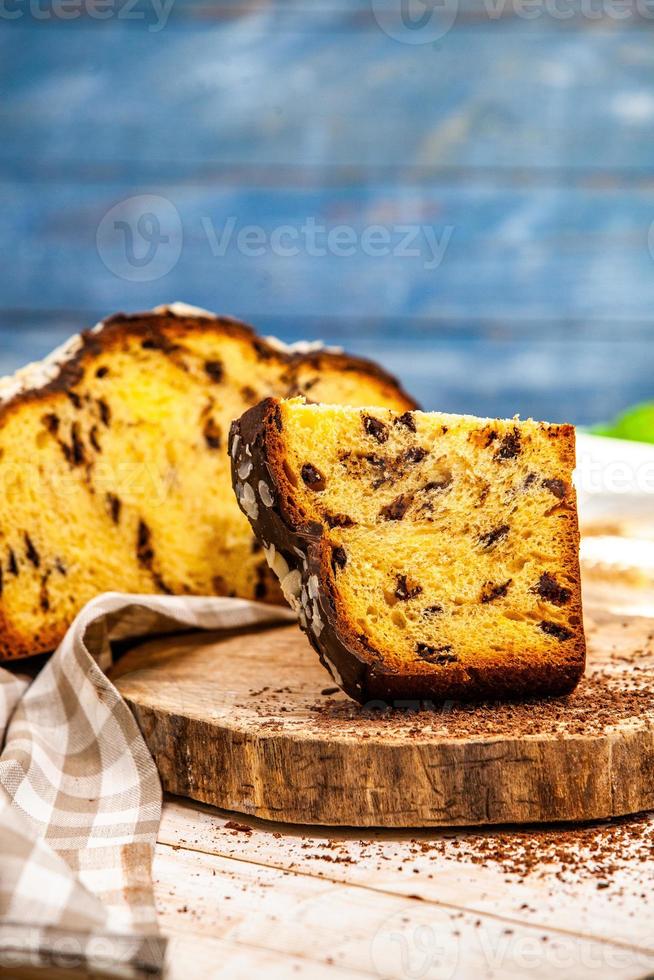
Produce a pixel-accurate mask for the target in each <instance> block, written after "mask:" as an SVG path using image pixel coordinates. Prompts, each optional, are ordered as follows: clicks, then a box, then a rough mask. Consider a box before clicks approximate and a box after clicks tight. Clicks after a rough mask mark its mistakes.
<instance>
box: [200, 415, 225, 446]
mask: <svg viewBox="0 0 654 980" xmlns="http://www.w3.org/2000/svg"><path fill="white" fill-rule="evenodd" d="M202 435H203V436H204V441H205V442H206V444H207V446H208V447H209V449H220V447H221V445H222V434H221V431H220V429H219V427H218V426H217V424H216V423H215V422H214V420H213V419H211V418H209V419H207V421H206V422H205V424H204V429H203V430H202Z"/></svg>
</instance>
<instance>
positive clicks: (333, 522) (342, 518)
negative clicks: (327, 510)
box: [325, 514, 355, 527]
mask: <svg viewBox="0 0 654 980" xmlns="http://www.w3.org/2000/svg"><path fill="white" fill-rule="evenodd" d="M325 524H327V525H328V526H329V527H354V524H355V522H354V521H353V520H352V518H351V517H348V515H347V514H325Z"/></svg>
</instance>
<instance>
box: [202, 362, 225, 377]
mask: <svg viewBox="0 0 654 980" xmlns="http://www.w3.org/2000/svg"><path fill="white" fill-rule="evenodd" d="M204 370H205V371H206V373H207V374H208V375H209V377H210V378H211V380H212V381H216V382H218V381H222V380H223V377H224V373H225V368H224V366H223V362H222V361H205V362H204Z"/></svg>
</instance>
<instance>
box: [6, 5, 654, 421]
mask: <svg viewBox="0 0 654 980" xmlns="http://www.w3.org/2000/svg"><path fill="white" fill-rule="evenodd" d="M87 2H89V3H90V0H87ZM122 2H123V0H115V3H114V7H113V15H112V16H109V17H107V19H103V20H100V19H98V18H97V17H95V16H94V15H93V14H92V12H91V14H89V11H88V9H87V10H86V12H85V13H84V15H83V16H80V17H77V18H74V19H70V20H64V19H63V18H62V17H61V16H58V15H57V14H56V11H52V10H51V9H50V8H48V6H47V3H46V0H41V3H42V6H41V7H39V8H38V9H39V10H44V9H45V15H42V16H36V15H35V13H34V11H33V9H32V10H30V7H29V3H28V0H13V3H7V4H5V6H4V7H3V11H6V10H7V9H9V10H11V11H17V12H18V14H17V15H15V16H12V18H11V19H9V18H8V17H7V16H6V14H0V133H1V134H2V139H1V140H0V199H1V203H2V212H1V218H0V250H1V253H2V262H1V265H0V277H1V283H2V291H1V294H0V370H2V371H3V372H4V371H8V370H13V369H14V368H15V367H16V366H18V365H19V364H20V363H22V362H24V361H25V360H28V359H33V358H35V357H38V356H41V355H42V354H44V353H45V352H46V351H47V350H48V349H49V348H50V347H51V346H53V345H54V343H56V342H58V341H60V340H62V339H63V338H64V337H65V336H67V335H68V334H69V333H70V332H72V331H73V330H76V329H78V328H79V327H81V326H84V325H88V324H90V323H92V322H94V321H95V319H97V318H98V317H100V316H101V315H104V314H107V313H110V312H113V311H117V310H136V309H143V308H147V307H150V306H153V305H155V304H157V303H160V302H165V301H170V300H173V299H184V300H186V301H187V302H191V303H195V304H198V305H201V306H207V307H209V308H211V309H215V310H218V311H221V312H226V313H230V314H233V315H236V316H240V317H243V318H245V319H247V320H249V321H250V322H252V323H254V324H255V325H257V326H258V327H259V328H261V329H262V330H263V331H264V332H275V333H277V334H278V335H280V336H282V337H284V338H285V339H290V340H294V339H297V338H300V337H309V338H315V337H321V338H323V339H325V340H329V341H332V342H335V343H340V344H344V345H345V346H346V347H348V348H349V349H351V350H353V351H357V352H361V353H364V354H369V355H373V356H375V357H377V358H379V359H381V360H382V361H383V362H384V363H385V364H386V365H387V366H388V367H389V368H390V369H391V370H393V371H394V372H396V373H398V374H399V375H400V376H401V377H402V379H403V381H404V383H405V385H406V386H407V387H409V388H410V389H411V390H412V391H413V392H414V393H415V394H416V395H417V397H418V398H419V399H420V400H421V401H422V402H423V403H424V404H425V406H427V407H430V408H441V409H443V410H451V411H469V412H475V413H478V414H488V415H496V414H501V415H512V414H513V413H515V412H519V413H520V414H522V415H523V416H527V415H534V416H536V417H540V418H551V419H554V420H560V419H570V420H572V421H575V422H579V423H587V422H591V421H595V420H599V419H602V418H605V417H607V416H610V415H611V414H613V413H614V412H616V411H617V410H619V409H620V408H622V407H624V406H626V405H628V404H630V403H632V402H634V401H637V400H640V399H645V398H650V397H654V377H653V375H654V371H653V368H654V356H653V351H652V339H653V335H652V310H653V309H654V302H653V301H654V275H653V273H654V259H653V257H652V251H651V249H650V245H651V248H652V249H654V231H650V225H651V223H652V222H653V221H654V20H648V19H646V18H644V17H642V16H641V17H638V16H637V15H636V14H635V13H634V12H633V11H632V16H631V17H629V16H627V17H626V18H624V19H622V20H618V19H616V18H614V17H612V16H609V15H607V13H606V5H607V4H609V3H610V2H611V0H603V7H602V5H600V8H601V9H603V10H604V15H603V16H601V17H599V18H591V17H589V16H588V14H587V13H586V14H584V10H583V9H581V8H580V9H578V10H577V12H576V14H575V16H574V17H572V18H571V19H566V20H559V19H556V18H555V17H553V16H552V15H551V12H550V13H548V9H549V8H548V5H547V2H546V0H543V9H542V10H541V14H540V16H537V17H534V18H533V19H526V18H525V17H524V16H520V15H519V11H518V12H516V11H515V10H514V9H513V8H512V7H511V5H510V4H509V3H507V4H506V7H503V8H502V16H501V17H500V16H497V17H496V16H493V15H490V16H489V13H488V10H489V6H488V3H489V0H486V5H485V6H484V3H482V0H466V2H461V4H460V5H459V7H458V9H457V10H455V13H456V18H455V19H454V22H453V23H452V26H451V28H450V29H449V30H447V31H446V30H445V27H446V26H447V24H445V21H443V25H442V30H441V25H440V22H438V21H433V20H432V21H430V22H429V23H428V24H427V27H426V29H425V31H426V32H428V31H430V30H431V31H432V33H435V34H437V35H439V36H436V37H432V36H431V35H430V34H429V33H425V36H424V37H420V33H419V32H420V29H421V28H415V26H414V28H413V29H409V28H407V27H406V25H405V27H404V28H403V27H402V23H401V21H399V20H398V9H399V3H400V0H397V4H396V5H394V2H393V0H384V3H385V4H386V6H385V7H383V6H382V5H381V0H350V2H349V3H348V2H347V0H320V2H318V0H316V2H315V3H310V2H308V0H304V2H299V0H298V2H294V0H286V2H284V3H281V2H280V3H266V2H264V0H259V2H255V0H252V2H243V3H241V4H238V3H236V2H233V3H231V4H230V3H225V2H212V0H204V2H203V0H169V2H170V3H171V4H172V7H171V9H170V10H169V15H168V18H167V21H166V23H165V25H164V24H163V23H162V16H158V15H157V13H156V10H157V9H159V10H160V9H161V7H160V6H159V7H158V8H156V7H155V6H153V3H154V0H139V5H137V6H132V7H130V8H129V10H128V11H127V12H125V9H124V8H121V3H122ZM414 2H416V3H417V2H418V0H414ZM449 2H450V4H452V3H454V2H455V0H449ZM80 6H81V7H84V3H83V2H82V0H80ZM490 9H491V11H492V10H493V9H495V8H493V5H492V4H491V7H490ZM585 9H588V8H587V6H586V8H585ZM620 9H623V7H621V8H620ZM49 10H50V16H49V17H48V16H47V14H48V11H49ZM422 10H423V12H425V11H427V8H424V7H423V8H422ZM427 12H428V11H427ZM141 15H142V19H141ZM442 16H443V17H447V16H449V15H448V13H447V11H446V12H445V14H442ZM398 25H399V27H398ZM434 25H435V28H436V29H435V30H434ZM403 30H404V35H403V34H402V31H403ZM439 32H440V33H439ZM398 33H399V37H398V36H397V35H398ZM393 35H395V36H393ZM112 209H113V210H112ZM307 222H309V223H310V224H311V223H313V224H314V227H315V226H318V227H319V228H323V229H324V232H321V233H320V235H322V238H320V240H319V241H318V240H317V241H316V242H314V243H313V244H312V243H311V242H310V241H309V240H308V237H307V233H306V230H303V229H306V226H307ZM247 226H255V228H256V229H257V230H256V231H255V232H251V234H253V235H254V238H252V239H247V238H246V239H245V242H244V239H243V235H244V234H246V232H244V231H243V229H247ZM340 226H345V231H343V229H342V228H341V231H340V232H339V230H338V229H339V227H340ZM230 228H231V229H232V233H231V237H229V235H228V232H229V229H230ZM289 228H290V232H289V230H288V229H289ZM407 228H408V229H409V231H408V232H407V230H406V229H407ZM380 229H381V231H380ZM328 231H331V234H332V239H330V243H327V242H326V241H325V237H326V233H327V232H328ZM239 232H240V233H241V238H240V239H239V238H238V235H239ZM376 234H377V235H381V238H377V239H376V240H375V237H374V236H375V235H376ZM407 234H410V235H411V241H409V242H407V240H406V236H407ZM221 235H223V237H224V238H225V239H226V240H225V241H223V243H222V245H221ZM276 235H277V236H280V235H281V238H280V239H279V241H277V243H275V236H276ZM338 235H344V236H345V238H344V239H338V238H337V237H335V236H338ZM271 236H272V241H271ZM403 239H404V245H403V242H402V240H403ZM339 241H340V242H341V244H340V245H339ZM375 241H376V244H375ZM334 242H336V244H334ZM380 242H381V244H380ZM257 243H259V244H257ZM343 243H345V244H343ZM348 243H349V244H348ZM430 243H431V244H430ZM435 246H440V247H441V249H442V254H440V255H438V254H437V253H436V252H435ZM289 251H290V252H292V253H294V254H285V253H286V252H289ZM407 251H408V252H409V254H405V253H406V252H407ZM345 253H347V254H345ZM382 253H383V254H382Z"/></svg>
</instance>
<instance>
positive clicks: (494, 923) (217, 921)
mask: <svg viewBox="0 0 654 980" xmlns="http://www.w3.org/2000/svg"><path fill="white" fill-rule="evenodd" d="M281 846H282V845H280V847H281ZM155 880H156V892H157V902H158V907H159V912H160V920H161V923H162V927H163V929H164V931H167V930H168V929H170V930H172V931H174V933H175V934H176V935H179V934H180V933H184V934H185V935H186V937H187V946H186V948H187V949H189V948H190V949H191V950H192V949H193V944H192V937H193V936H194V935H199V936H201V937H214V938H218V939H220V940H223V941H226V942H228V943H229V944H230V947H236V948H239V949H242V950H243V954H244V959H243V960H242V962H243V963H244V964H247V962H248V958H249V957H250V955H251V951H258V952H270V951H272V952H275V953H278V954H280V955H285V956H288V957H291V958H295V960H297V959H299V960H302V961H304V962H305V963H307V964H311V975H312V976H313V975H316V974H315V972H314V969H313V966H314V965H322V966H323V967H328V966H331V965H332V964H333V965H335V966H336V967H338V968H339V969H340V970H345V971H349V972H350V973H353V974H358V975H361V976H379V977H389V978H395V977H398V978H399V977H414V976H420V977H426V978H434V980H440V978H472V977H475V978H477V977H493V976H501V977H502V978H508V980H512V978H519V977H523V976H524V975H525V972H526V971H527V970H528V971H529V976H530V978H536V980H538V978H541V977H542V978H543V980H545V978H547V980H549V978H550V977H551V976H552V974H553V973H554V972H555V971H557V970H558V971H560V972H561V973H563V974H564V975H565V976H566V977H567V978H570V980H585V978H590V977H594V976H596V975H597V974H598V972H599V974H600V975H601V976H611V977H616V978H625V980H627V978H636V977H638V976H641V975H643V974H644V973H646V972H648V971H651V970H652V969H653V968H654V956H652V955H649V956H648V955H646V954H644V953H643V952H642V951H638V950H635V949H630V948H628V947H626V946H623V947H618V946H615V945H613V944H610V943H603V942H597V941H595V940H593V939H588V938H579V937H576V936H574V935H570V934H566V933H562V932H554V931H552V930H543V929H542V928H540V927H539V928H536V927H533V926H530V925H523V924H520V923H517V922H516V923H507V922H506V921H504V920H502V919H501V918H498V917H496V916H493V915H486V914H482V915H478V914H477V913H476V912H475V911H470V912H467V911H462V910H457V909H455V908H448V907H444V906H439V905H436V904H433V903H432V902H426V901H418V900H417V899H415V898H410V897H408V896H403V895H393V894H389V893H385V892H380V891H375V890H372V889H369V888H362V887H359V886H357V885H352V884H346V883H337V882H331V881H321V880H320V879H319V878H317V877H315V876H313V875H310V874H300V873H290V872H288V871H283V870H279V869H277V868H272V867H264V866H262V865H260V864H253V863H250V862H248V861H246V860H242V859H241V860H236V859H234V858H224V857H220V856H216V855H209V854H206V853H203V852H193V851H189V850H186V849H183V848H178V849H177V850H176V849H174V848H173V847H170V846H165V845H159V847H158V849H157V855H156V860H155ZM189 942H190V946H189V945H188V943H189ZM171 953H172V961H171V962H172V964H173V971H174V970H179V969H180V968H181V965H180V959H179V957H180V953H179V951H178V950H176V947H175V944H173V948H172V951H171ZM251 962H252V963H255V962H256V959H253V960H251ZM293 963H294V960H293V959H289V960H288V964H287V966H288V971H287V973H286V974H284V973H283V972H282V974H280V975H288V976H291V975H293ZM173 975H174V973H173ZM209 975H210V976H211V975H212V974H209ZM215 975H217V976H220V975H221V974H219V973H217V974H215ZM231 975H232V974H231V973H230V974H229V976H231Z"/></svg>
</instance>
